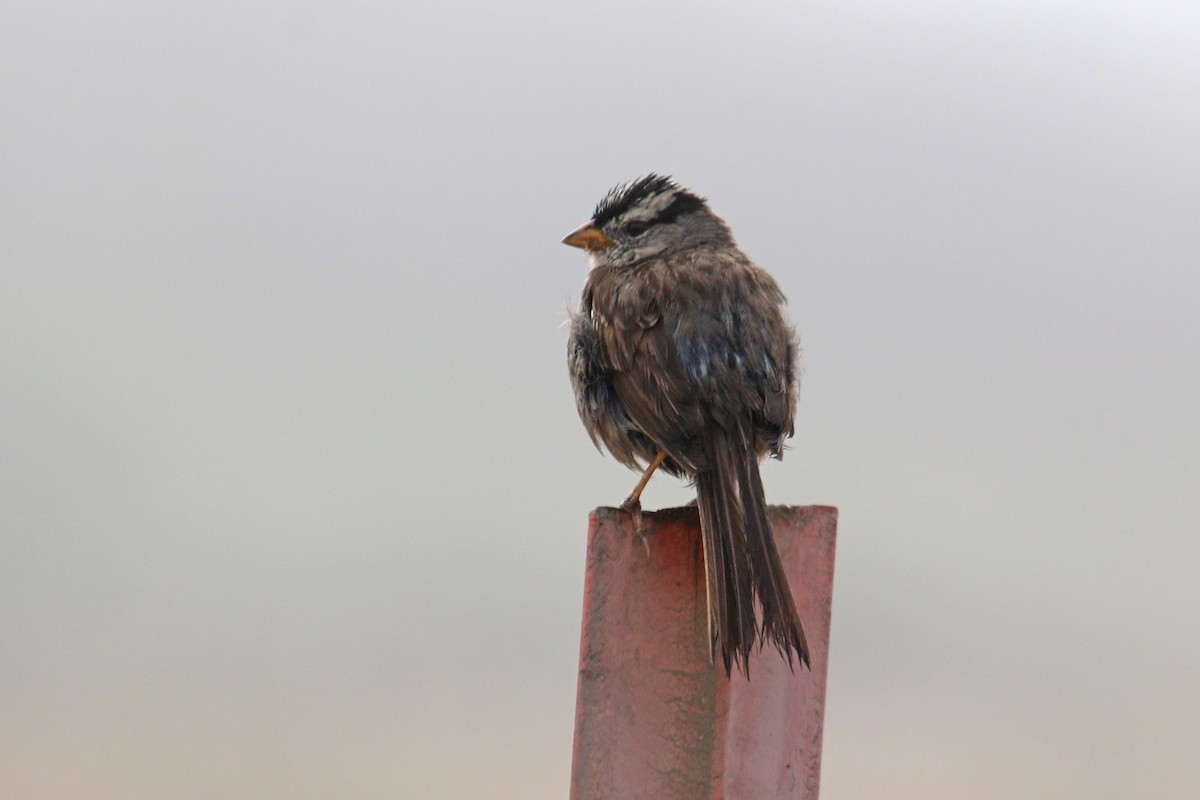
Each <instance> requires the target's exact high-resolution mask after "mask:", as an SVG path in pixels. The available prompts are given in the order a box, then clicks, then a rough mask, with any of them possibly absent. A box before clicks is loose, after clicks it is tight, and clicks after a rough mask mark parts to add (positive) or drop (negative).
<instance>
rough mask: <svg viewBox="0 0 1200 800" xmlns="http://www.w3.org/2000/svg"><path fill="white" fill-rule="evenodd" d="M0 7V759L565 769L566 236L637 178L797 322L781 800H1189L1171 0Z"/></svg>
mask: <svg viewBox="0 0 1200 800" xmlns="http://www.w3.org/2000/svg"><path fill="white" fill-rule="evenodd" d="M2 16H3V22H2V24H0V114H2V119H3V122H2V123H0V401H2V408H0V412H2V413H0V493H2V494H0V610H2V612H0V795H2V796H4V797H19V798H23V800H41V799H42V798H46V799H50V798H68V797H71V798H75V797H88V798H95V799H97V800H107V799H108V798H112V799H113V800H117V799H118V798H119V799H120V800H129V798H165V797H170V798H178V799H180V800H189V799H190V798H197V799H199V798H213V797H220V798H263V797H287V798H328V797H353V798H364V799H366V798H385V797H386V798H394V797H413V798H432V799H435V800H436V799H438V798H447V799H448V800H449V799H450V798H454V799H455V800H457V799H459V798H465V797H520V798H561V797H564V796H565V795H566V790H567V779H568V774H569V766H570V751H571V731H572V724H573V713H574V691H575V667H576V659H577V655H578V631H579V627H578V626H579V618H580V610H581V609H580V603H581V595H582V576H583V549H584V541H585V533H586V515H587V512H588V511H589V510H590V509H591V508H592V507H594V506H596V505H602V504H613V503H616V502H619V501H620V500H621V498H622V497H624V496H625V494H626V493H627V492H628V490H629V488H630V487H631V486H632V482H633V480H634V478H635V476H634V475H633V474H632V473H629V472H627V471H626V470H624V469H623V468H621V467H620V466H619V465H617V464H616V463H615V462H614V461H613V460H612V459H610V458H604V457H601V456H600V455H599V454H598V453H596V452H595V451H594V450H593V449H592V446H591V445H590V443H589V442H588V440H587V437H586V436H585V434H584V433H583V430H582V428H581V426H580V425H579V422H578V420H577V418H576V416H575V411H574V407H573V403H572V399H571V394H570V389H569V386H568V383H567V378H566V372H565V365H564V341H565V333H564V331H563V330H562V328H561V324H562V322H563V320H564V318H565V314H564V309H565V307H566V306H567V304H568V302H574V298H576V297H577V296H578V292H579V289H580V287H581V285H582V283H583V280H584V274H585V269H586V265H585V261H584V258H583V257H582V255H581V254H580V253H579V252H578V251H574V250H570V249H568V248H566V247H563V246H562V245H560V244H559V240H560V239H561V237H562V236H563V235H565V234H566V233H567V232H568V231H569V230H571V229H572V228H573V227H575V226H576V225H577V224H578V223H580V222H582V221H583V220H584V219H586V218H587V216H588V214H589V212H590V210H591V208H592V206H593V205H594V204H595V202H596V201H597V200H598V199H599V198H600V196H601V195H602V194H603V193H604V192H605V191H606V190H607V189H608V188H609V187H610V186H611V185H613V184H614V183H617V182H619V181H623V180H626V179H629V178H633V177H635V176H637V175H639V174H642V173H644V172H647V171H650V170H656V171H661V172H667V173H671V174H674V175H675V176H676V177H677V178H678V179H679V180H680V181H681V182H683V183H684V184H685V185H687V186H689V187H692V188H694V189H695V190H696V191H698V192H700V193H702V194H704V195H706V196H708V197H709V198H710V199H711V201H712V204H713V206H714V208H715V209H716V210H717V212H718V213H720V214H722V215H723V216H725V218H726V219H727V220H728V221H729V223H730V224H731V226H732V227H733V230H734V231H735V233H736V234H737V236H738V239H739V242H740V243H741V245H742V246H743V248H744V249H745V250H746V251H747V252H748V253H749V254H750V255H751V256H752V257H753V258H755V259H756V260H757V261H758V262H759V263H760V264H762V265H763V266H765V267H767V268H768V269H770V270H771V271H772V272H773V273H774V274H775V275H776V276H777V277H778V279H779V281H780V283H781V284H782V286H783V287H784V290H785V291H786V292H787V294H788V296H789V298H790V300H791V306H790V308H791V313H792V316H793V318H794V320H795V322H796V323H797V326H798V328H799V330H800V332H801V334H802V336H803V340H804V348H805V373H804V388H803V392H802V398H801V406H800V413H799V429H798V432H797V436H796V438H795V440H794V441H793V449H792V451H791V452H790V453H789V455H788V457H787V458H786V459H785V460H784V461H783V462H782V463H779V464H777V463H773V462H772V463H770V464H768V465H767V466H766V468H765V477H766V481H767V489H768V494H769V496H770V498H771V499H772V501H774V502H780V503H796V504H804V503H822V504H831V505H837V506H839V507H840V509H841V527H840V542H839V552H838V572H837V587H836V597H835V603H834V620H833V622H834V630H833V645H832V651H831V659H832V665H831V676H830V687H829V691H830V694H829V702H828V709H827V727H826V739H825V758H824V780H823V788H824V793H823V797H825V798H827V799H828V800H848V799H849V798H901V799H903V798H922V799H924V798H931V797H935V798H936V797H954V798H972V800H988V799H990V798H1012V797H1021V798H1026V799H1027V800H1037V799H1038V798H1055V799H1056V800H1061V798H1088V799H1089V800H1104V799H1107V798H1129V797H1154V798H1180V799H1182V798H1188V800H1190V798H1193V797H1195V791H1196V787H1197V786H1198V785H1200V760H1198V759H1197V758H1196V754H1197V753H1198V752H1200V689H1197V683H1196V665H1197V663H1200V625H1198V616H1200V614H1198V612H1200V577H1198V576H1200V536H1198V533H1200V525H1198V524H1197V510H1196V509H1197V498H1198V494H1200V455H1198V452H1200V416H1198V415H1197V413H1196V406H1197V400H1198V397H1200V322H1198V320H1200V225H1198V224H1197V216H1198V212H1200V67H1198V62H1197V49H1196V48H1197V44H1196V43H1197V42H1200V12H1198V11H1197V7H1196V5H1195V4H1189V3H1171V2H1164V1H1160V0H1151V1H1150V2H1141V3H1114V2H1100V3H1095V2H1091V3H1085V2H1033V0H1019V1H1018V2H1004V3H1000V2H981V3H971V4H966V5H964V4H960V3H951V2H936V1H935V0H925V1H924V2H916V3H904V4H889V3H882V2H867V1H866V0H863V1H861V2H842V3H837V4H834V3H819V4H814V3H799V4H797V3H783V2H747V3H741V4H738V6H737V8H736V9H735V8H734V6H733V4H717V3H708V2H700V3H682V2H677V3H670V4H645V3H633V2H627V1H625V0H614V1H613V2H609V3H605V4H601V5H599V6H596V5H591V6H585V5H579V4H570V5H568V4H561V3H536V2H515V3H507V4H482V3H455V2H442V3H438V4H436V5H435V4H428V5H419V4H413V3H392V2H388V3H383V2H379V3H368V2H355V1H354V0H352V1H351V2H348V3H341V4H337V7H336V8H335V7H333V6H331V5H329V4H315V3H308V2H298V3H297V2H289V3H282V2H280V3H267V2H251V3H245V2H237V3H232V2H212V3H203V4H190V7H177V6H176V5H175V4H161V3H136V2H108V3H87V4H85V3H74V4H71V3H66V4H51V3H21V2H18V3H9V4H7V5H6V6H5V9H4V11H3V15H2ZM689 498H690V494H689V492H688V490H687V489H686V488H684V487H682V486H680V485H678V484H676V483H674V482H673V481H672V480H670V479H669V478H662V479H659V480H656V481H655V482H654V484H653V486H652V487H651V490H650V492H649V494H648V495H647V505H648V506H650V507H656V506H663V505H676V504H681V503H683V502H686V501H687V500H688V499H689Z"/></svg>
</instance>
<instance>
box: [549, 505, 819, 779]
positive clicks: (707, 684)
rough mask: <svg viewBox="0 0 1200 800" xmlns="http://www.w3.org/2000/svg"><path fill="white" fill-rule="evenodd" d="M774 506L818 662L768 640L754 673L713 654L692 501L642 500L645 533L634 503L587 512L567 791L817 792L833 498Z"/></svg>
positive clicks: (773, 515)
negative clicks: (662, 503)
mask: <svg viewBox="0 0 1200 800" xmlns="http://www.w3.org/2000/svg"><path fill="white" fill-rule="evenodd" d="M770 514H771V526H772V528H773V530H774V532H775V540H776V542H777V544H778V545H779V553H780V556H781V558H782V559H783V565H784V569H785V571H786V572H787V576H788V582H789V584H790V585H791V587H792V593H793V595H794V596H795V600H796V609H797V610H798V611H799V612H800V618H801V620H802V621H803V623H804V630H805V633H806V634H807V637H808V642H809V646H810V649H811V651H812V669H811V670H807V669H804V668H803V667H801V666H799V665H797V668H796V671H795V672H794V673H793V672H791V671H789V669H788V666H787V662H786V661H784V660H783V658H782V657H781V656H780V655H779V652H778V651H777V650H775V648H774V647H770V646H768V647H767V649H765V650H762V651H760V652H756V653H754V654H753V656H752V657H751V659H750V680H746V677H745V676H743V675H742V674H741V673H740V672H739V671H738V670H737V669H736V668H735V669H734V672H733V675H732V677H730V678H727V677H726V676H725V671H724V669H723V668H722V667H720V666H717V665H714V664H713V663H712V660H711V658H710V656H709V648H708V643H707V638H708V621H707V610H706V606H705V597H704V560H703V556H702V554H701V545H700V523H699V519H698V516H697V513H696V509H695V508H690V507H689V508H675V509H667V510H665V511H659V512H648V513H645V514H643V515H642V529H643V533H644V536H645V543H643V541H642V540H641V539H640V538H639V537H638V536H637V533H636V531H635V529H634V523H633V520H632V518H631V517H630V515H629V514H627V513H625V512H623V511H619V510H617V509H613V508H599V509H596V510H595V511H594V512H592V515H591V518H590V520H589V522H590V525H589V531H588V556H587V570H586V583H585V588H584V600H583V635H582V641H581V643H580V654H579V689H578V694H577V697H576V707H575V752H574V761H573V763H572V767H571V798H572V800H616V799H621V800H623V799H624V798H653V800H669V799H670V798H681V799H682V798H686V799H687V800H697V799H698V798H699V799H700V800H706V799H708V798H711V800H721V799H722V798H728V799H729V800H759V799H760V798H771V799H772V800H774V798H794V799H795V800H816V798H817V792H818V788H819V783H820V775H821V730H822V723H823V715H824V708H825V676H826V673H827V670H828V665H829V617H830V607H831V604H832V598H833V556H834V546H835V542H836V537H837V509H835V508H830V507H827V506H804V507H789V506H773V507H772V508H771V509H770ZM647 544H648V546H649V552H647V547H646V545H647Z"/></svg>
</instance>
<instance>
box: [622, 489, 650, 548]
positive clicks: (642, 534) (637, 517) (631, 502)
mask: <svg viewBox="0 0 1200 800" xmlns="http://www.w3.org/2000/svg"><path fill="white" fill-rule="evenodd" d="M638 494H640V492H639V493H638ZM621 510H622V511H625V512H627V513H628V514H629V515H630V516H631V517H633V533H634V535H635V536H637V538H638V541H640V542H641V543H642V547H644V548H646V555H650V540H649V539H648V538H646V526H645V522H644V521H643V519H642V501H641V499H640V498H639V497H638V496H637V495H633V494H631V495H629V497H626V498H625V502H624V503H621Z"/></svg>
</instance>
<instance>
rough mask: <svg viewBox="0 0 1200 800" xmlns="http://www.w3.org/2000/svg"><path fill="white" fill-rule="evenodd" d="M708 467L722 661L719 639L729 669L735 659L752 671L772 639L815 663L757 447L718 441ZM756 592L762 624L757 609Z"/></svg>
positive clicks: (713, 620) (709, 565) (702, 496)
mask: <svg viewBox="0 0 1200 800" xmlns="http://www.w3.org/2000/svg"><path fill="white" fill-rule="evenodd" d="M706 467H707V468H705V469H702V470H700V471H698V472H697V474H696V494H697V505H698V506H699V510H700V529H701V532H702V535H703V539H704V568H705V570H704V571H705V576H706V580H707V586H706V588H707V596H708V620H709V622H708V628H709V644H710V646H711V648H712V652H713V658H714V660H716V651H717V648H718V646H719V648H720V652H721V658H722V661H723V662H724V664H725V672H726V673H727V674H729V673H730V672H731V671H732V665H733V664H734V663H736V664H738V666H739V667H741V669H742V672H743V673H745V674H749V673H748V669H749V658H750V652H751V651H752V650H753V648H754V645H755V643H756V641H757V642H758V643H759V644H760V645H761V644H762V643H765V642H766V640H767V639H770V640H771V642H772V643H773V644H774V645H775V646H776V647H777V648H778V649H779V651H780V653H782V654H783V655H784V656H785V657H786V658H787V660H788V663H789V664H791V663H792V652H793V651H795V653H796V655H797V656H799V658H800V661H801V663H803V664H804V665H806V666H807V665H808V664H809V654H808V645H807V643H806V642H805V639H804V628H803V626H801V624H800V618H799V615H798V614H797V613H796V605H795V602H794V601H793V599H792V593H791V590H790V589H789V587H788V583H787V577H786V575H785V574H784V571H783V564H782V562H781V561H780V559H779V551H778V550H777V548H776V547H775V538H774V535H773V534H772V533H771V524H770V521H769V520H768V518H767V503H766V497H765V494H764V492H763V485H762V478H761V476H760V475H759V472H758V459H757V458H755V455H754V453H753V452H752V451H751V452H742V448H738V447H735V446H733V444H732V443H731V442H728V441H725V442H721V441H718V442H716V443H714V446H713V447H712V448H711V450H710V452H709V459H708V463H707V465H706ZM756 595H757V597H758V602H759V606H760V607H761V609H762V625H761V627H760V626H759V624H758V621H757V619H756V616H755V609H754V597H755V596H756Z"/></svg>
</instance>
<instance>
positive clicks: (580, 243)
mask: <svg viewBox="0 0 1200 800" xmlns="http://www.w3.org/2000/svg"><path fill="white" fill-rule="evenodd" d="M563 244H569V245H571V247H582V248H583V249H584V250H603V249H604V248H606V247H609V246H611V245H612V244H613V240H612V239H610V238H608V237H607V236H605V235H604V231H602V230H600V229H599V228H597V227H596V226H595V225H594V224H593V223H592V221H591V220H588V221H587V222H585V223H583V224H582V225H580V226H579V227H578V228H576V229H575V230H573V231H571V235H570V236H568V237H567V238H565V239H563Z"/></svg>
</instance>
